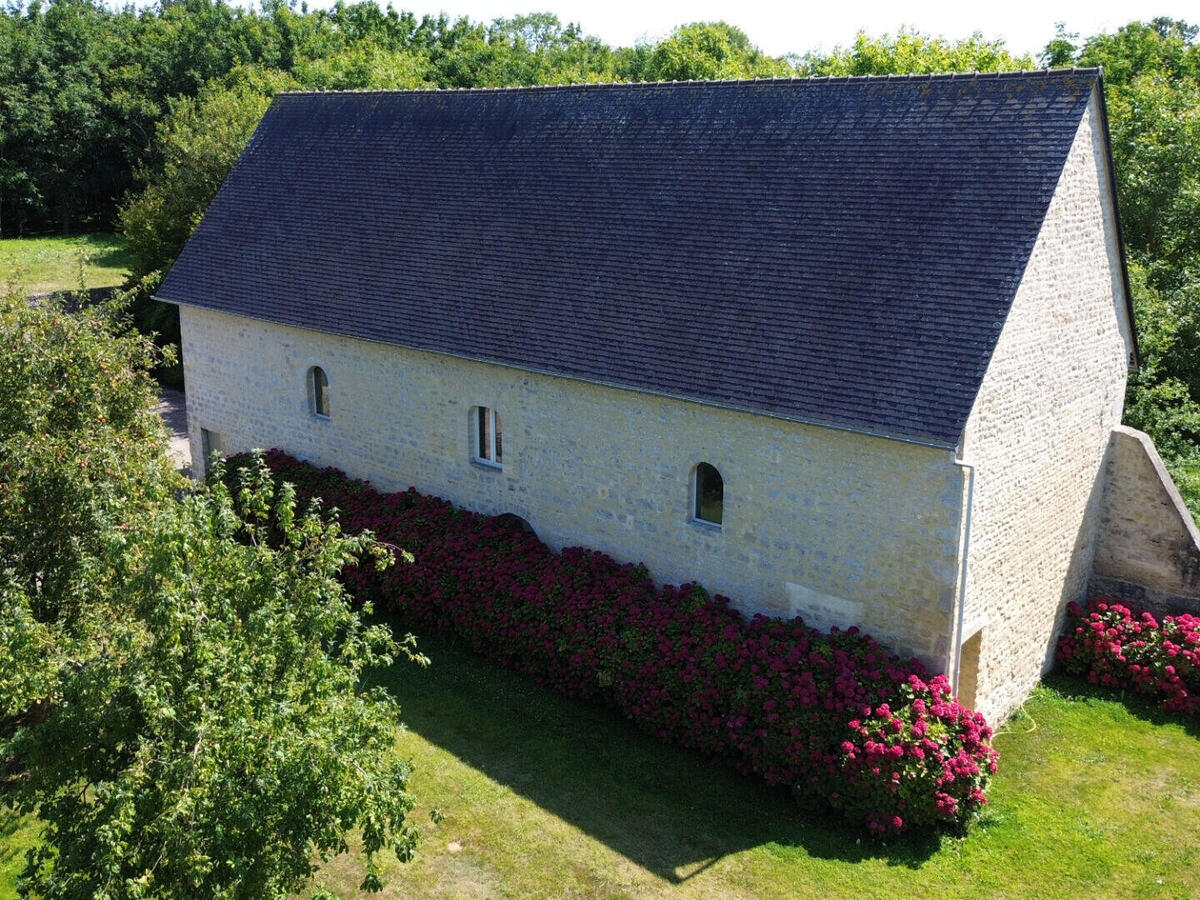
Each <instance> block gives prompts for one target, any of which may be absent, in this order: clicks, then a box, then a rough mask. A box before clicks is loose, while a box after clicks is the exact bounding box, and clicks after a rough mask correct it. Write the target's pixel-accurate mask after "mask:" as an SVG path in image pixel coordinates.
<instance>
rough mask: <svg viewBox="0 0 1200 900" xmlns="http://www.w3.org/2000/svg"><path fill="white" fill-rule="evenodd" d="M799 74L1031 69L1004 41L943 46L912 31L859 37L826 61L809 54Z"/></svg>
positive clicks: (975, 38)
mask: <svg viewBox="0 0 1200 900" xmlns="http://www.w3.org/2000/svg"><path fill="white" fill-rule="evenodd" d="M800 68H801V69H802V70H803V71H804V72H805V74H811V75H910V74H930V73H935V72H1011V71H1016V70H1019V69H1031V68H1033V60H1032V59H1030V58H1029V57H1028V56H1013V55H1012V54H1011V53H1009V52H1008V50H1007V49H1006V48H1005V46H1004V42H1003V41H999V40H993V41H989V40H987V39H985V38H984V37H983V35H982V34H980V33H979V32H975V33H974V34H972V35H971V36H970V37H967V38H963V39H961V40H954V41H950V40H946V39H945V38H940V37H932V36H930V35H927V34H922V33H920V32H916V31H900V32H899V33H898V34H896V35H889V34H884V35H881V36H879V37H871V36H870V35H868V34H867V33H866V32H862V31H860V32H859V33H858V36H857V37H855V39H854V44H853V45H852V46H850V47H839V48H836V49H834V51H833V52H832V53H830V54H829V55H821V54H812V53H810V54H808V55H806V56H804V57H802V58H801V60H800Z"/></svg>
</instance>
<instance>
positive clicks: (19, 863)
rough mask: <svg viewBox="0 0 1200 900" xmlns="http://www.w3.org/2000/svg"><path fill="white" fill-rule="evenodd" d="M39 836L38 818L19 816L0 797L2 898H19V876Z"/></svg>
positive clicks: (0, 878)
mask: <svg viewBox="0 0 1200 900" xmlns="http://www.w3.org/2000/svg"><path fill="white" fill-rule="evenodd" d="M36 837H37V820H36V819H34V818H33V817H31V816H19V815H17V814H16V813H15V812H13V811H12V810H11V809H10V808H9V807H7V806H5V805H4V803H3V798H2V797H0V900H17V876H19V875H20V874H21V870H22V869H24V868H25V851H26V850H28V849H29V848H30V847H32V846H33V842H34V840H35V839H36Z"/></svg>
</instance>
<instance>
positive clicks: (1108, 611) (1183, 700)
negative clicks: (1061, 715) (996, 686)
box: [1057, 597, 1200, 717]
mask: <svg viewBox="0 0 1200 900" xmlns="http://www.w3.org/2000/svg"><path fill="white" fill-rule="evenodd" d="M1057 657H1058V661H1059V662H1060V663H1061V664H1062V667H1063V669H1065V670H1066V671H1067V672H1070V673H1071V674H1073V675H1083V676H1085V677H1086V678H1087V679H1088V681H1090V682H1091V683H1092V684H1098V685H1101V686H1104V687H1110V688H1114V689H1116V690H1131V691H1136V692H1137V693H1139V694H1145V695H1147V696H1149V697H1154V698H1156V699H1157V700H1158V701H1159V703H1160V705H1161V706H1162V708H1163V709H1166V710H1170V711H1172V712H1180V713H1183V714H1184V715H1187V716H1198V717H1200V617H1197V616H1192V615H1181V616H1165V617H1164V618H1163V620H1162V622H1161V623H1160V622H1159V621H1158V620H1157V619H1156V618H1155V617H1154V616H1153V615H1151V614H1150V613H1148V612H1137V613H1135V612H1134V611H1133V610H1131V609H1129V608H1128V607H1126V606H1122V605H1121V604H1120V603H1118V602H1117V601H1115V600H1111V599H1109V598H1107V597H1096V598H1093V599H1091V600H1089V601H1088V602H1087V606H1086V607H1081V606H1080V605H1079V604H1078V603H1071V604H1070V605H1068V607H1067V624H1066V626H1065V627H1064V630H1063V636H1062V637H1061V638H1060V639H1059V642H1058V651H1057Z"/></svg>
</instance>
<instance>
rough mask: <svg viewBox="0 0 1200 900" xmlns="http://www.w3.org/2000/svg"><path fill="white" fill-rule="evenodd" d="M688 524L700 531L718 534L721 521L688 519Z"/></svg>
mask: <svg viewBox="0 0 1200 900" xmlns="http://www.w3.org/2000/svg"><path fill="white" fill-rule="evenodd" d="M688 524H689V525H691V526H692V527H693V528H696V529H698V530H700V531H706V532H708V533H709V534H720V533H721V523H720V522H710V521H708V519H690V520H689V521H688Z"/></svg>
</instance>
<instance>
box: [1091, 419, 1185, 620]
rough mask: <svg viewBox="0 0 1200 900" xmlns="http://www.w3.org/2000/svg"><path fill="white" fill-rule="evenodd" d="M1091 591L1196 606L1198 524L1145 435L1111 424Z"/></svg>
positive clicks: (1161, 609) (1167, 607) (1144, 604)
mask: <svg viewBox="0 0 1200 900" xmlns="http://www.w3.org/2000/svg"><path fill="white" fill-rule="evenodd" d="M1105 470H1106V471H1105V487H1104V497H1103V500H1102V507H1101V519H1100V527H1099V532H1098V534H1097V542H1096V555H1095V558H1094V560H1093V563H1092V576H1091V579H1090V580H1089V582H1088V593H1089V595H1091V596H1109V597H1114V598H1116V599H1119V600H1122V601H1125V602H1127V603H1129V604H1131V605H1133V606H1136V607H1139V608H1142V609H1149V610H1151V611H1153V612H1155V613H1158V614H1160V615H1164V614H1173V613H1180V612H1190V613H1200V531H1198V530H1197V528H1196V522H1195V519H1193V517H1192V514H1191V512H1190V511H1189V510H1188V508H1187V506H1186V505H1185V504H1184V502H1183V498H1182V497H1180V496H1179V491H1178V489H1177V488H1176V487H1175V483H1174V481H1172V480H1171V475H1170V473H1168V472H1167V469H1166V467H1165V466H1164V465H1163V462H1162V458H1161V457H1160V456H1159V455H1158V450H1157V449H1156V448H1155V446H1154V442H1153V441H1152V440H1150V438H1149V436H1148V435H1146V434H1144V433H1143V432H1141V431H1137V430H1135V429H1133V428H1129V427H1127V426H1124V425H1119V426H1117V427H1116V428H1114V429H1113V432H1112V437H1111V439H1110V442H1109V448H1108V456H1107V459H1106V461H1105Z"/></svg>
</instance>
